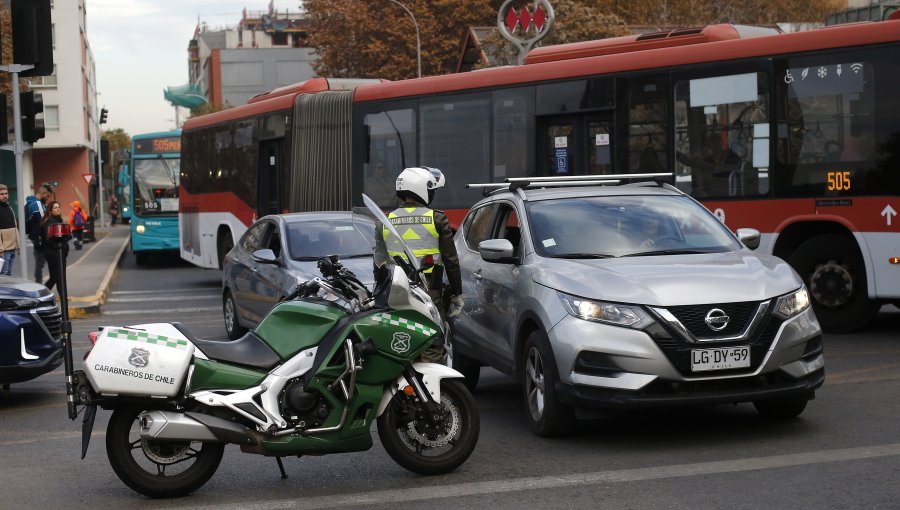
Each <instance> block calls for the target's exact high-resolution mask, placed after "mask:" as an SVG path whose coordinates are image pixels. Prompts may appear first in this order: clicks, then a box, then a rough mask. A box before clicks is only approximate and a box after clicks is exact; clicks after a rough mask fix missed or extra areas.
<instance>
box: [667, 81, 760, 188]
mask: <svg viewBox="0 0 900 510" xmlns="http://www.w3.org/2000/svg"><path fill="white" fill-rule="evenodd" d="M766 83H767V75H766V74H764V73H744V74H734V75H726V76H715V77H704V78H696V79H690V80H682V81H679V82H676V83H675V161H676V164H675V172H676V176H677V177H676V182H678V185H679V187H680V188H682V189H683V190H684V191H686V192H688V193H690V194H691V195H693V196H694V197H697V198H709V197H748V196H759V195H765V194H766V193H768V190H769V181H768V168H769V115H768V108H767V106H766V105H767V104H768V98H769V95H768V92H767V85H766Z"/></svg>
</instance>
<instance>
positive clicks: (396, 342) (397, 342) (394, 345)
mask: <svg viewBox="0 0 900 510" xmlns="http://www.w3.org/2000/svg"><path fill="white" fill-rule="evenodd" d="M409 339H410V336H409V334H408V333H403V332H402V331H398V332H396V333H394V339H393V341H391V349H393V350H394V351H396V352H397V354H403V353H404V352H406V351H408V350H409Z"/></svg>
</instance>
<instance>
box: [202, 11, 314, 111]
mask: <svg viewBox="0 0 900 510" xmlns="http://www.w3.org/2000/svg"><path fill="white" fill-rule="evenodd" d="M303 16H304V15H303V14H302V13H299V12H297V13H291V12H287V11H277V10H276V9H275V8H274V7H273V5H272V4H270V5H269V10H268V11H263V12H251V11H247V10H244V12H243V15H242V18H241V21H240V22H239V23H238V25H237V27H236V28H225V29H215V30H213V29H210V28H209V27H207V26H206V25H204V24H200V25H198V26H197V29H196V30H195V32H194V37H193V38H192V39H191V41H190V44H189V46H188V68H189V76H190V84H189V86H190V89H191V90H193V91H196V93H199V94H201V95H203V96H204V97H205V98H206V100H207V101H208V102H209V103H212V104H215V105H223V106H225V107H229V106H238V105H242V104H245V103H246V102H247V100H248V99H250V98H251V97H253V96H255V95H257V94H260V93H264V92H268V91H270V90H272V89H275V88H278V87H282V86H284V85H291V84H294V83H297V82H301V81H305V80H308V79H310V78H314V77H315V76H316V75H315V73H314V72H313V69H312V64H313V62H314V61H315V59H316V56H315V54H314V53H313V49H312V48H309V47H307V46H306V22H305V19H304V17H303Z"/></svg>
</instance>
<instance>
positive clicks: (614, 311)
mask: <svg viewBox="0 0 900 510" xmlns="http://www.w3.org/2000/svg"><path fill="white" fill-rule="evenodd" d="M557 294H559V299H561V300H562V302H563V305H564V306H565V307H566V311H567V312H569V314H570V315H572V316H575V317H578V318H579V319H584V320H586V321H594V322H602V323H605V324H612V325H614V326H622V327H626V328H634V329H642V328H644V327H646V326H647V325H649V324H650V323H651V322H653V319H651V318H650V316H649V315H647V313H646V312H644V310H642V309H641V307H639V306H635V305H623V304H621V303H608V302H605V301H591V300H589V299H584V298H580V297H578V296H571V295H569V294H564V293H562V292H557Z"/></svg>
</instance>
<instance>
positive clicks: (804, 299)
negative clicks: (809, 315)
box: [775, 286, 809, 319]
mask: <svg viewBox="0 0 900 510" xmlns="http://www.w3.org/2000/svg"><path fill="white" fill-rule="evenodd" d="M807 308H809V293H808V292H807V291H806V286H803V287H800V288H799V289H798V290H796V291H794V292H791V293H790V294H786V295H784V296H781V297H780V298H778V301H777V302H776V303H775V315H777V316H779V317H781V318H782V319H790V318H791V317H793V316H795V315H797V314H799V313H800V312H802V311H803V310H806V309H807Z"/></svg>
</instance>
